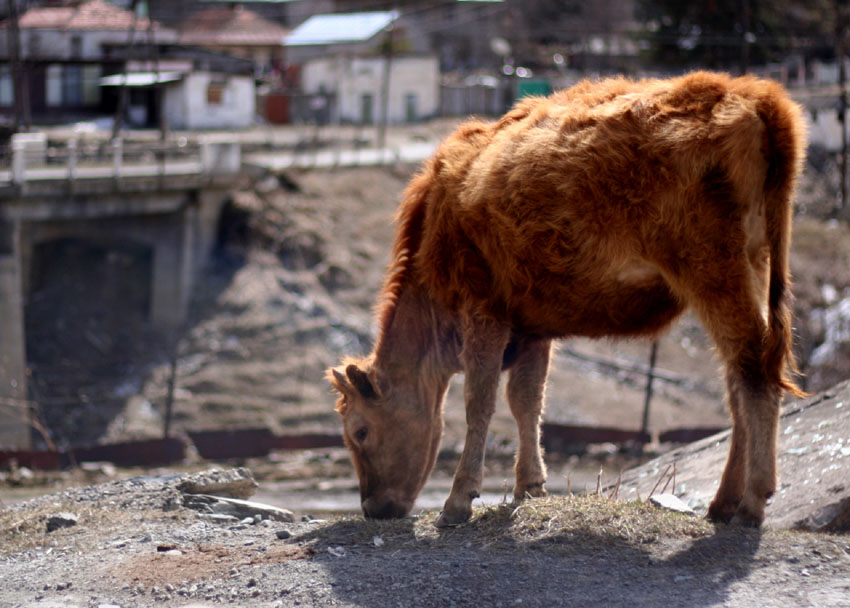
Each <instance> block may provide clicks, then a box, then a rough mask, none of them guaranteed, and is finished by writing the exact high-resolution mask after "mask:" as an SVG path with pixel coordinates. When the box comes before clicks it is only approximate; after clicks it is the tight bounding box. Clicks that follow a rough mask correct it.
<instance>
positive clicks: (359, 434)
mask: <svg viewBox="0 0 850 608" xmlns="http://www.w3.org/2000/svg"><path fill="white" fill-rule="evenodd" d="M368 435H369V429H367V428H366V427H365V426H364V427H363V428H359V429H357V430H356V431H355V432H354V438H355V439H356V440H357V441H359V442H360V443H363V442H364V441H366V437H367V436H368Z"/></svg>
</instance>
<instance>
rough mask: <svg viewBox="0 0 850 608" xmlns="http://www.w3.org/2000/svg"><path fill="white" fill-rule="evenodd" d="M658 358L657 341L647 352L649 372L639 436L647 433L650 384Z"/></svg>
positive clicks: (650, 400) (650, 393)
mask: <svg viewBox="0 0 850 608" xmlns="http://www.w3.org/2000/svg"><path fill="white" fill-rule="evenodd" d="M657 357H658V340H656V341H654V342H653V343H652V348H651V349H650V351H649V371H648V372H647V374H646V397H645V398H644V401H643V419H642V421H641V425H640V432H641V434H645V433H648V432H649V406H650V404H651V403H652V384H653V380H655V359H656V358H657Z"/></svg>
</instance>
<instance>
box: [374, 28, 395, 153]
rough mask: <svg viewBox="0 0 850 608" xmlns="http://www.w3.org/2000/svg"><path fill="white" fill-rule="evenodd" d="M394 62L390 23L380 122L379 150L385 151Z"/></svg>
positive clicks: (385, 46)
mask: <svg viewBox="0 0 850 608" xmlns="http://www.w3.org/2000/svg"><path fill="white" fill-rule="evenodd" d="M392 60H393V24H392V23H390V25H389V28H388V29H387V35H386V38H385V39H384V77H383V78H382V79H381V119H380V121H379V122H378V148H379V149H381V150H383V148H384V144H385V143H386V140H387V123H388V122H389V111H390V66H391V64H392Z"/></svg>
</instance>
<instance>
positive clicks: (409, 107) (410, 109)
mask: <svg viewBox="0 0 850 608" xmlns="http://www.w3.org/2000/svg"><path fill="white" fill-rule="evenodd" d="M417 114H418V113H417V111H416V93H408V94H407V95H405V96H404V120H405V122H416V121H417V120H418V119H419V116H418V115H417Z"/></svg>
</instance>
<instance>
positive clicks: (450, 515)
mask: <svg viewBox="0 0 850 608" xmlns="http://www.w3.org/2000/svg"><path fill="white" fill-rule="evenodd" d="M470 517H472V509H469V510H468V511H458V512H452V511H443V512H442V513H440V517H438V518H437V521H435V522H434V526H435V527H437V528H453V527H455V526H460V525H462V524H465V523H466V522H468V521H469V518H470Z"/></svg>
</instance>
